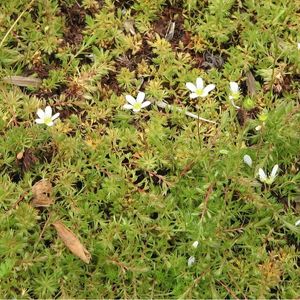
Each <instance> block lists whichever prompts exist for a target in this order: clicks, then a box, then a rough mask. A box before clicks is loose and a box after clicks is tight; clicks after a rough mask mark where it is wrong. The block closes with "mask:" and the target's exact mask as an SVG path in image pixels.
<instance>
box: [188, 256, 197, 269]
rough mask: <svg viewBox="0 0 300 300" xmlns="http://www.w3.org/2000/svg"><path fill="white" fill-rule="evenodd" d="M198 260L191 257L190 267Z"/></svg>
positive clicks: (189, 260)
mask: <svg viewBox="0 0 300 300" xmlns="http://www.w3.org/2000/svg"><path fill="white" fill-rule="evenodd" d="M195 261H196V259H195V257H194V256H191V257H190V258H189V259H188V266H189V267H191V266H192V265H193V264H194V263H195Z"/></svg>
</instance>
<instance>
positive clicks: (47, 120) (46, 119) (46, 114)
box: [35, 106, 59, 126]
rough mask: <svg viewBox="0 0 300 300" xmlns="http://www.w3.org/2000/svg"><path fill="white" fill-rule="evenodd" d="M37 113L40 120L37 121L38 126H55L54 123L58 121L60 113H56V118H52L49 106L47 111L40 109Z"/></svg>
mask: <svg viewBox="0 0 300 300" xmlns="http://www.w3.org/2000/svg"><path fill="white" fill-rule="evenodd" d="M36 113H37V115H38V117H39V119H36V120H35V122H36V123H38V124H46V125H47V126H53V125H54V122H53V121H54V120H55V119H57V118H58V116H59V113H56V114H55V115H54V116H52V108H51V106H47V107H46V108H45V111H43V110H42V109H40V108H39V109H38V110H37V112H36Z"/></svg>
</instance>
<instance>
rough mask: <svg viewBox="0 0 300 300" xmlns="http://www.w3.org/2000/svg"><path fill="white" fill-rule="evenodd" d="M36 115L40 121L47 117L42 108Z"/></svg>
mask: <svg viewBox="0 0 300 300" xmlns="http://www.w3.org/2000/svg"><path fill="white" fill-rule="evenodd" d="M36 114H37V115H38V116H39V118H40V119H43V118H44V116H45V113H44V111H43V110H42V109H40V108H39V109H38V110H37V112H36Z"/></svg>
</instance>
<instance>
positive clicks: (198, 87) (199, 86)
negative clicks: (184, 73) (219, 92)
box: [196, 77, 204, 90]
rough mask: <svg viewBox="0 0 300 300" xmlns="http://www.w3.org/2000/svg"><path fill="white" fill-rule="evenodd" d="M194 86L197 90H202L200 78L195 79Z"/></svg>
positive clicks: (202, 85) (202, 84)
mask: <svg viewBox="0 0 300 300" xmlns="http://www.w3.org/2000/svg"><path fill="white" fill-rule="evenodd" d="M196 86H197V89H198V90H202V89H203V87H204V83H203V79H202V78H201V77H198V78H197V79H196Z"/></svg>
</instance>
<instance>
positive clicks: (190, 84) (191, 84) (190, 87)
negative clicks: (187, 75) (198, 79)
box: [185, 82, 197, 92]
mask: <svg viewBox="0 0 300 300" xmlns="http://www.w3.org/2000/svg"><path fill="white" fill-rule="evenodd" d="M185 86H186V87H187V89H189V90H190V91H191V92H196V90H197V87H196V86H195V85H194V84H193V83H191V82H187V83H186V84H185Z"/></svg>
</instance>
